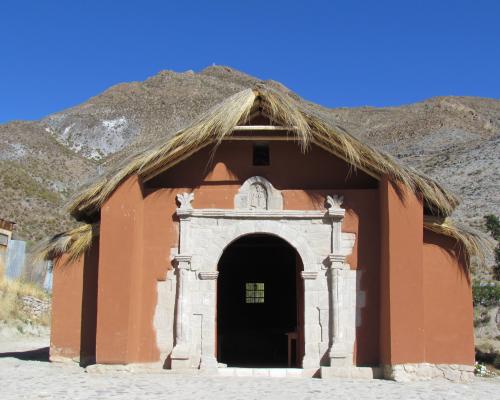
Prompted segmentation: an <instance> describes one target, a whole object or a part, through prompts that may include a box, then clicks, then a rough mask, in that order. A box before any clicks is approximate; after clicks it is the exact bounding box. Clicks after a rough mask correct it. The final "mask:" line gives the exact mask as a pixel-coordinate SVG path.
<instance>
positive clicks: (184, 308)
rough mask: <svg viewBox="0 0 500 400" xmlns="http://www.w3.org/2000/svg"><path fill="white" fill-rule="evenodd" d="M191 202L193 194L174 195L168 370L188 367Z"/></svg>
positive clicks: (189, 347) (189, 346)
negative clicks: (171, 333)
mask: <svg viewBox="0 0 500 400" xmlns="http://www.w3.org/2000/svg"><path fill="white" fill-rule="evenodd" d="M193 199H194V194H193V193H182V194H178V195H177V201H178V202H179V203H180V207H179V208H177V215H178V217H179V247H178V254H177V255H175V257H174V263H175V269H176V274H177V292H176V308H175V346H174V348H173V350H172V354H171V356H170V358H171V361H172V363H171V368H172V369H179V368H189V367H190V357H191V342H190V337H189V336H190V329H191V327H190V322H191V301H190V297H189V294H190V288H189V281H190V274H191V254H189V241H188V237H189V235H188V232H189V221H190V219H191V213H192V210H193V207H192V206H191V202H192V201H193Z"/></svg>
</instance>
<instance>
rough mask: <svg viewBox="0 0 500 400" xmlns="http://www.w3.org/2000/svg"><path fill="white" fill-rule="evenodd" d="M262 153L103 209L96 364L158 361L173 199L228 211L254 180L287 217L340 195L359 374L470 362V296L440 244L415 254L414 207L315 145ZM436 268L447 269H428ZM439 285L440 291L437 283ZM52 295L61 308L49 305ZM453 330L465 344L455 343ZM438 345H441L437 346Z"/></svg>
mask: <svg viewBox="0 0 500 400" xmlns="http://www.w3.org/2000/svg"><path fill="white" fill-rule="evenodd" d="M270 147H271V166H270V167H255V166H252V162H251V143H249V142H231V143H223V144H222V145H221V147H220V148H219V149H218V150H217V152H216V153H215V155H213V158H212V163H208V160H209V159H210V158H211V157H212V153H211V149H208V148H207V149H204V150H201V151H200V152H198V153H196V154H195V155H193V156H192V157H190V158H189V159H187V160H185V161H183V162H181V163H180V164H178V165H177V166H175V167H173V168H171V169H170V170H168V171H166V172H165V173H163V174H161V175H160V176H158V177H157V178H155V179H153V180H151V181H150V182H147V183H146V184H144V185H143V184H142V183H141V182H140V181H139V179H138V178H137V177H131V178H129V179H128V180H127V181H126V182H124V183H123V184H122V185H121V186H120V187H119V188H118V189H117V190H116V191H115V192H114V193H113V195H112V196H111V197H110V198H109V199H108V200H107V201H106V203H105V204H104V205H103V207H102V209H101V229H100V235H101V236H100V242H99V255H98V259H99V271H98V283H99V285H98V286H99V289H98V297H97V301H98V306H97V308H98V312H97V332H96V345H95V346H96V361H97V362H98V363H132V362H154V361H159V351H158V349H157V346H156V335H155V330H154V327H153V315H154V312H155V307H156V303H157V293H156V286H157V281H158V280H162V279H165V277H166V274H167V271H168V270H169V269H171V268H172V265H171V262H170V252H171V249H172V248H174V247H176V245H177V240H178V225H177V219H176V216H175V209H176V202H175V196H176V195H177V194H178V193H182V192H185V191H187V192H191V191H194V193H195V200H194V202H193V206H194V207H197V208H233V198H234V195H235V194H236V192H237V191H238V188H239V187H240V185H241V184H242V183H243V182H244V181H245V180H246V179H247V178H249V177H251V176H254V175H261V176H264V177H266V178H267V179H269V180H270V182H271V183H272V184H273V185H274V186H275V187H276V188H277V189H279V190H281V191H282V193H283V197H284V207H285V208H286V209H305V210H312V209H324V204H323V201H324V197H325V195H326V194H332V193H338V194H343V195H344V198H345V200H344V204H343V207H345V208H346V217H345V220H344V224H343V230H344V231H345V232H353V233H355V234H356V243H355V247H354V253H353V255H352V256H350V257H349V259H348V262H349V263H350V265H351V268H354V269H358V270H359V271H361V282H360V289H361V290H362V291H364V292H365V293H366V306H365V307H364V308H362V309H361V321H362V324H361V326H360V327H358V328H357V341H356V354H355V361H356V364H357V365H378V364H399V363H413V362H423V361H429V362H444V363H451V362H455V361H454V360H457V362H459V361H460V360H462V358H460V357H458V358H457V357H455V358H454V355H453V354H454V353H453V349H459V350H460V351H461V352H462V353H463V354H465V355H464V358H463V360H464V361H460V362H465V361H467V360H470V357H471V356H470V354H471V353H470V351H471V350H470V346H469V345H470V338H471V336H470V335H471V334H472V330H471V329H469V328H470V327H471V324H472V316H471V309H470V288H469V287H468V286H467V285H466V284H465V283H464V282H463V281H462V280H459V279H455V280H454V279H453V277H456V276H455V275H453V274H454V273H455V272H456V271H457V268H459V266H458V264H457V262H456V260H455V259H454V258H453V257H452V256H449V254H448V253H446V251H443V250H442V248H441V247H442V246H444V247H445V248H447V249H448V248H449V243H447V242H446V243H445V242H443V241H442V239H440V237H437V238H431V237H429V236H428V235H426V239H425V245H424V237H423V209H422V204H421V201H420V199H418V198H417V197H415V195H414V194H413V193H412V192H410V191H407V190H404V189H401V188H398V187H395V186H394V185H392V184H390V183H389V182H388V181H387V180H382V181H381V182H380V183H377V182H376V181H375V180H374V179H372V178H371V177H369V176H368V175H366V174H364V173H362V172H360V171H358V172H357V173H355V172H353V171H352V170H350V168H349V166H348V165H347V164H346V163H345V162H344V161H342V160H339V159H338V158H335V157H333V156H332V155H330V154H328V153H326V152H325V151H323V150H321V149H319V148H316V147H313V148H312V149H311V151H310V152H309V153H307V154H306V155H303V154H301V153H300V152H299V150H298V148H297V146H296V145H295V144H293V143H283V142H271V145H270ZM305 166H307V168H306V167H305ZM378 185H380V186H379V188H377V187H378ZM440 240H441V241H440ZM447 256H449V257H447ZM438 265H445V266H444V267H441V268H440V269H439V271H437V272H434V271H435V270H437V269H438ZM75 266H77V265H76V264H75ZM76 269H77V268H75V270H76ZM80 269H81V268H80ZM68 274H70V272H68ZM71 274H74V276H69V275H66V278H65V275H63V274H59V273H56V276H55V277H54V295H55V299H56V304H55V307H54V319H53V327H54V334H53V339H52V340H53V343H54V344H57V345H61V346H60V347H61V348H62V349H65V350H64V351H65V353H64V354H67V356H68V357H73V354H77V353H78V346H79V342H78V341H77V337H78V334H77V333H75V332H76V330H77V325H78V322H77V320H78V316H80V317H81V312H80V311H78V309H77V308H78V307H77V303H78V299H79V298H80V300H81V298H82V294H81V286H82V283H81V282H82V278H81V276H80V275H81V272H80V273H77V272H76V271H71ZM79 274H80V275H79ZM433 276H436V277H438V278H439V280H434V279H433ZM442 279H446V281H447V284H446V285H442V284H440V283H437V282H440V281H441V280H442ZM64 287H66V289H64ZM65 291H68V293H66V292H65ZM58 293H59V294H58ZM58 297H59V298H64V299H67V300H68V301H65V302H64V303H62V302H58V301H57V298H58ZM455 297H459V299H458V300H457V299H455ZM452 299H453V300H452ZM438 301H440V302H442V304H444V305H446V310H447V311H448V312H449V313H450V315H454V316H455V317H454V319H453V321H451V320H448V319H447V318H446V317H443V313H444V308H442V309H439V308H436V307H434V306H433V304H434V303H435V302H438ZM467 307H469V308H467ZM463 310H468V313H464V312H463ZM78 313H80V314H78ZM69 315H71V317H70V318H68V316H69ZM459 315H461V318H458V316H459ZM57 316H62V317H57ZM440 318H444V319H442V320H441V321H442V322H441V323H440V322H439V321H440ZM455 329H456V330H463V332H464V333H463V335H461V334H457V335H452V331H453V330H455ZM445 337H447V339H448V340H449V345H448V346H441V345H440V341H442V340H445V339H444V338H445ZM468 346H469V347H468ZM91 347H92V346H91V345H90V348H91ZM54 354H56V352H54ZM61 354H62V353H61ZM439 360H441V361H439ZM468 362H469V361H467V363H468Z"/></svg>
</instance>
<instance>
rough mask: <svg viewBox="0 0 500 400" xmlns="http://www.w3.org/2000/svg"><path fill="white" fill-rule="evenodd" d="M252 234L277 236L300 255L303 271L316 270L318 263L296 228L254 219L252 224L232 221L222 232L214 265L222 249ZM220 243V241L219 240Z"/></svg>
mask: <svg viewBox="0 0 500 400" xmlns="http://www.w3.org/2000/svg"><path fill="white" fill-rule="evenodd" d="M252 234H267V235H272V236H276V237H279V238H280V239H283V240H284V241H285V242H287V243H288V244H289V245H290V246H292V247H293V248H294V249H295V250H296V251H297V253H298V255H299V256H300V258H301V260H302V264H303V265H304V271H318V270H319V269H320V266H319V263H318V262H317V260H316V257H315V255H314V252H313V250H312V249H311V247H310V245H309V243H307V240H306V239H304V237H303V235H302V234H301V233H299V232H298V231H297V230H295V229H293V228H290V227H288V226H287V225H286V224H285V223H283V222H280V221H255V222H254V223H252V224H249V223H246V221H241V222H240V221H238V222H234V224H233V226H232V227H231V228H229V229H227V230H225V231H224V233H223V238H219V239H222V241H223V245H222V246H221V247H220V251H219V253H218V255H217V257H216V260H215V263H214V265H216V266H217V265H218V264H219V261H220V258H221V257H222V255H223V254H224V251H225V250H226V249H227V248H228V247H229V246H230V245H231V243H233V242H235V241H236V240H238V239H239V238H241V237H243V236H247V235H252ZM219 243H220V242H219Z"/></svg>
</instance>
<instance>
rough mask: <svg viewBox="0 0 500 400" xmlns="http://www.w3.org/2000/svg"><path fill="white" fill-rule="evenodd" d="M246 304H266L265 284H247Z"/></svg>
mask: <svg viewBox="0 0 500 400" xmlns="http://www.w3.org/2000/svg"><path fill="white" fill-rule="evenodd" d="M245 303H247V304H261V303H264V283H262V282H247V283H245Z"/></svg>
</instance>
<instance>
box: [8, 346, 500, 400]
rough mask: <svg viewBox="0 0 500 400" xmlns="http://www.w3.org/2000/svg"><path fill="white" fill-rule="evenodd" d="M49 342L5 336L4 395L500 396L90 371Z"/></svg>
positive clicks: (437, 388) (458, 388) (468, 389)
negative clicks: (51, 356)
mask: <svg viewBox="0 0 500 400" xmlns="http://www.w3.org/2000/svg"><path fill="white" fill-rule="evenodd" d="M47 344H48V339H47V338H41V339H40V338H39V339H15V340H12V339H9V340H6V339H2V338H0V399H2V400H8V399H30V400H31V399H72V400H77V399H103V400H106V399H148V400H149V399H186V400H187V399H189V400H193V399H197V400H198V399H199V400H201V399H210V400H218V399H221V400H225V399H245V400H251V399H259V400H263V399H287V400H295V399H301V400H305V399H315V400H320V399H355V400H363V399H384V400H390V399H433V400H434V399H468V400H469V399H482V400H500V379H498V378H495V379H485V378H483V379H479V378H477V379H476V380H475V381H474V382H472V383H470V384H457V383H450V382H446V381H431V382H429V381H427V382H418V383H411V384H408V383H405V384H402V383H395V382H390V381H383V380H371V381H367V380H344V379H339V380H321V379H306V378H288V379H282V378H225V377H208V376H189V375H172V374H168V373H165V372H158V373H138V372H134V373H131V372H105V373H103V374H97V373H86V372H85V370H84V369H82V368H79V367H77V366H76V365H64V364H52V363H49V362H46V361H43V360H44V359H45V358H46V351H44V350H41V351H33V350H35V349H39V348H43V347H45V346H47ZM29 350H31V351H29ZM27 351H28V352H27ZM35 359H39V360H42V361H36V360H35Z"/></svg>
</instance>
